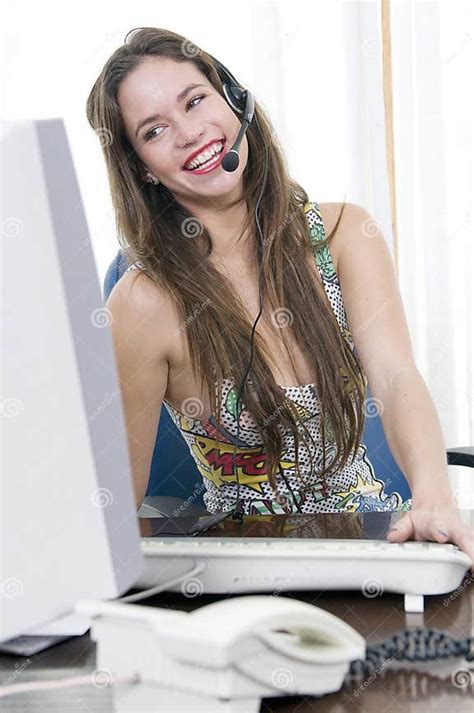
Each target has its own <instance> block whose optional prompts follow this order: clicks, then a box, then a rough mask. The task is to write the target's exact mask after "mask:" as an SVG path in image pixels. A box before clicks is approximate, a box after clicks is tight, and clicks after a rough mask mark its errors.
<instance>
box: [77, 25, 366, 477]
mask: <svg viewBox="0 0 474 713" xmlns="http://www.w3.org/2000/svg"><path fill="white" fill-rule="evenodd" d="M190 46H192V47H193V49H194V51H193V52H192V53H191V52H189V50H188V49H187V48H189V47H190ZM149 55H153V56H159V57H165V58H172V59H173V60H176V61H177V62H193V63H194V64H195V66H196V67H197V68H198V69H199V70H200V71H201V72H202V73H203V74H204V75H205V76H206V78H207V79H208V80H209V82H210V83H211V84H212V85H213V86H214V87H215V89H216V90H217V91H218V92H219V93H220V94H221V95H222V96H223V97H224V98H225V96H224V92H223V89H222V79H221V78H220V75H219V73H218V70H217V68H216V65H215V62H214V61H213V59H212V57H211V56H210V55H208V54H207V53H206V52H205V51H204V50H201V49H199V48H196V46H195V45H192V43H190V42H189V41H188V40H187V39H186V38H185V37H183V36H182V35H179V34H176V33H174V32H171V31H169V30H166V29H161V28H154V27H146V28H137V29H135V30H133V31H131V32H129V33H128V34H127V36H126V38H125V43H124V44H123V45H122V46H121V47H119V48H118V49H117V50H115V52H114V53H113V54H112V55H111V57H110V58H109V59H108V60H107V62H106V64H105V66H104V68H103V69H102V71H101V73H100V75H99V77H98V78H97V80H96V82H95V84H94V86H93V88H92V90H91V92H90V95H89V97H88V100H87V118H88V121H89V123H90V124H91V126H92V128H93V129H94V130H95V131H96V132H97V134H98V135H99V137H100V142H101V145H102V150H103V153H104V158H105V162H106V167H107V172H108V179H109V182H110V188H111V195H112V201H113V206H114V210H115V214H116V224H117V229H118V240H119V243H120V246H121V247H122V249H123V250H124V252H125V253H126V255H127V256H128V258H129V261H130V262H134V261H141V263H142V265H143V269H144V271H145V272H146V274H147V275H148V276H149V277H150V278H151V279H153V280H154V281H155V282H156V283H157V284H159V285H160V286H162V287H164V288H165V289H166V290H167V292H168V293H169V294H170V296H171V297H172V299H173V300H174V302H175V304H176V306H177V308H178V310H179V314H180V316H181V317H182V319H183V322H184V323H185V324H186V325H187V329H186V334H187V340H188V346H189V353H190V356H191V361H192V368H193V372H194V375H195V378H196V380H198V379H199V377H201V385H203V384H204V383H206V387H207V391H208V394H209V402H210V404H211V407H212V414H213V415H214V416H215V414H216V413H217V412H218V416H217V419H218V428H219V431H220V427H221V408H220V406H221V404H220V399H218V398H217V395H216V386H217V388H218V389H220V387H221V385H222V380H223V379H224V378H231V379H232V381H233V384H234V385H235V386H236V387H237V386H239V385H241V383H242V379H243V378H244V374H245V373H246V371H247V366H248V360H249V349H248V345H249V343H250V337H251V332H252V325H251V324H250V321H249V319H248V314H247V313H246V311H245V310H244V308H243V306H242V304H241V302H240V300H239V298H238V296H237V295H236V294H235V290H233V288H232V285H231V283H230V281H228V280H227V279H226V278H225V276H223V275H222V274H221V273H220V272H219V271H218V270H216V269H215V268H214V267H213V265H212V264H211V262H210V261H209V260H208V259H207V258H208V256H209V255H210V254H211V252H212V240H211V236H210V234H209V232H208V231H207V229H206V226H205V225H202V223H200V225H199V228H200V230H199V231H197V232H199V235H198V236H197V237H198V238H199V239H194V240H190V239H189V236H188V235H186V234H185V231H183V225H190V224H192V222H191V223H190V222H189V221H193V220H194V225H197V218H196V216H194V215H193V214H192V213H191V212H190V211H188V210H187V209H185V208H184V207H183V206H182V205H181V204H180V203H179V202H178V201H177V200H176V199H175V197H174V196H173V195H172V194H171V192H170V191H168V189H167V188H166V186H164V185H163V184H160V186H159V187H158V188H157V187H156V186H154V185H153V184H151V183H147V182H145V181H144V180H143V164H142V162H141V160H140V157H139V156H138V155H137V153H136V152H135V150H134V149H133V148H132V146H131V144H130V142H129V141H128V138H127V136H126V132H125V128H124V123H123V120H122V115H121V111H120V106H119V104H118V101H117V93H118V90H119V87H120V84H121V82H122V81H123V80H124V78H125V77H126V76H127V74H128V73H129V72H131V71H132V70H134V69H135V68H136V67H137V66H138V65H139V64H140V63H141V62H142V61H143V60H144V58H146V57H147V56H149ZM247 139H248V145H249V154H248V161H247V165H246V168H245V171H244V173H243V195H244V199H245V202H246V204H247V207H248V218H247V220H246V225H245V226H244V227H243V231H244V230H245V229H246V227H247V226H251V231H252V232H251V234H252V235H254V236H257V235H258V234H257V225H256V221H255V211H256V204H257V200H258V197H259V194H260V193H261V192H262V190H263V193H262V197H261V201H260V204H259V208H258V211H259V213H258V215H259V223H260V226H261V231H262V235H263V238H264V244H263V246H262V245H261V244H260V242H261V241H260V239H258V240H257V249H258V255H259V261H260V265H261V264H262V262H263V278H262V279H263V285H264V294H265V297H266V299H267V300H268V304H269V305H271V307H272V308H273V310H275V312H276V313H277V314H278V313H279V311H280V310H281V311H282V312H283V314H287V315H290V317H291V318H290V320H289V321H290V324H289V325H288V328H289V329H291V330H292V334H293V335H294V338H295V339H296V341H297V343H298V344H299V345H300V348H301V350H302V352H303V353H304V354H305V355H306V357H307V358H309V360H310V363H311V364H313V365H314V368H315V373H316V380H315V385H316V388H317V398H318V399H319V403H320V417H321V429H322V439H323V442H322V448H323V467H322V471H321V472H320V473H319V474H318V475H320V477H321V478H322V479H323V481H325V478H326V476H327V475H328V474H330V473H332V472H336V471H337V470H339V469H342V468H343V467H344V465H345V464H346V463H347V462H348V460H349V458H350V456H351V454H352V455H353V457H352V462H353V460H354V458H355V454H356V451H357V449H358V447H359V444H360V442H361V438H362V432H363V428H364V417H365V414H364V408H363V400H364V397H365V386H366V378H365V375H364V372H363V368H362V366H361V364H360V362H359V359H358V357H357V355H356V354H355V353H354V352H353V350H352V349H351V346H350V345H349V344H348V342H347V341H346V340H345V338H344V337H343V336H342V333H341V330H340V328H339V325H338V323H337V320H336V317H335V315H334V312H333V310H332V308H331V304H330V302H329V300H328V297H327V295H326V293H325V290H324V287H323V286H322V284H320V283H319V282H316V281H315V279H314V275H313V274H312V273H311V270H310V268H309V265H308V263H307V260H308V257H309V255H313V250H314V249H315V247H314V246H312V244H311V241H310V237H309V230H308V222H307V217H306V215H305V212H304V210H303V207H304V206H305V204H307V203H308V202H309V198H308V195H307V193H306V191H305V190H304V189H303V188H302V187H301V186H300V185H299V184H298V183H296V181H294V180H293V179H292V178H291V177H290V176H289V173H288V169H287V166H286V163H285V158H284V156H283V152H282V149H281V148H280V146H279V145H278V141H277V140H276V139H275V132H274V130H273V128H272V126H271V123H270V120H269V119H268V117H267V116H266V113H265V111H264V110H263V109H262V107H261V106H260V105H259V103H258V102H257V101H255V114H254V120H253V121H252V123H251V124H250V127H249V128H248V131H247ZM265 146H266V147H267V177H266V181H264V171H265ZM262 186H264V188H263V189H262ZM345 205H346V203H345V202H344V204H343V207H342V210H341V212H340V214H339V217H338V220H337V223H336V225H335V227H334V230H333V231H332V232H331V234H330V235H329V236H328V237H327V238H326V239H325V240H321V241H320V242H319V243H318V247H317V248H316V249H323V248H324V247H325V246H326V245H328V244H329V241H330V240H331V239H332V237H333V235H334V234H335V232H336V230H337V228H338V225H339V222H340V220H341V217H342V213H343V210H344V206H345ZM243 231H242V232H243ZM177 248H178V249H177ZM183 275H184V276H186V275H188V276H192V280H191V279H183ZM196 306H198V307H200V312H199V318H197V319H196V318H195V316H194V314H195V311H196ZM226 326H228V327H229V328H228V329H226ZM281 332H282V336H283V342H284V344H285V346H286V349H287V351H288V354H289V356H290V360H291V363H292V364H293V367H294V361H293V358H292V355H291V352H290V350H289V348H288V342H287V340H286V337H285V329H282V330H281ZM265 355H267V356H268V351H267V349H266V347H265V344H264V342H263V341H262V340H261V338H260V336H259V334H258V333H257V332H255V337H254V351H253V359H252V368H251V372H250V374H249V376H248V378H247V379H246V382H245V383H244V386H243V391H242V400H243V402H244V404H245V407H246V408H247V409H248V411H249V413H250V414H251V415H252V416H253V418H254V419H255V421H256V423H257V425H258V427H259V429H260V432H261V436H262V440H263V443H264V447H265V450H266V453H267V458H268V461H267V474H268V478H269V481H270V483H271V485H272V486H273V487H274V488H276V481H275V474H276V472H277V469H278V467H279V464H280V459H281V451H282V434H281V431H280V428H281V425H283V426H284V427H287V428H289V429H290V430H291V433H292V435H293V437H294V439H295V453H296V468H297V472H298V476H299V478H300V480H301V481H302V483H303V485H304V482H303V479H302V477H301V472H300V467H299V455H298V450H299V444H300V442H301V436H303V440H304V442H305V445H306V447H307V446H308V442H307V440H306V437H305V436H304V435H303V433H302V432H301V430H300V428H299V425H298V424H300V423H301V419H300V418H299V415H298V412H297V410H296V408H295V405H294V404H293V403H292V402H291V401H289V400H288V399H287V398H286V396H285V394H284V393H283V392H282V390H281V389H280V388H279V386H278V385H277V384H276V382H275V379H274V377H273V374H272V371H271V370H270V368H269V366H268V363H267V360H266V358H265ZM218 393H220V391H219V392H218ZM302 425H303V431H304V432H305V433H307V434H309V431H308V429H307V428H306V426H305V425H304V424H302ZM326 432H328V433H329V436H330V443H331V445H332V446H333V450H334V445H335V446H336V454H335V457H334V458H333V460H332V462H331V463H330V464H327V463H326V442H327V441H326ZM309 435H310V438H311V434H309ZM218 438H219V437H218ZM311 440H312V439H311ZM217 442H218V440H216V445H217ZM313 443H314V441H313ZM308 450H309V453H310V458H311V465H312V466H313V458H312V455H311V449H310V448H309V449H308ZM311 473H313V469H311ZM323 485H325V482H323Z"/></svg>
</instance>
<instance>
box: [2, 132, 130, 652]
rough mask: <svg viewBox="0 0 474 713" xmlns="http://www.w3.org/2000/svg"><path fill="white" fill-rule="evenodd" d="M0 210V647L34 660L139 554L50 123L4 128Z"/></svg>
mask: <svg viewBox="0 0 474 713" xmlns="http://www.w3.org/2000/svg"><path fill="white" fill-rule="evenodd" d="M1 202H2V222H3V235H2V239H1V242H0V245H1V248H0V249H1V253H0V254H1V327H0V329H1V333H0V343H1V356H2V363H1V400H0V402H1V409H2V414H1V416H2V417H1V419H0V421H1V442H2V459H1V462H2V473H1V486H0V487H1V491H0V493H1V495H0V498H1V536H2V541H1V544H0V549H1V560H0V587H1V593H0V647H3V649H1V650H3V651H7V652H11V651H12V647H13V646H14V644H15V643H18V642H19V640H20V639H22V637H29V636H33V635H34V636H37V637H38V639H37V646H36V649H35V648H34V646H33V647H32V646H30V647H29V649H28V650H29V651H30V652H35V651H38V650H41V648H46V647H47V646H48V645H51V643H55V642H57V640H58V639H57V638H55V637H59V636H62V637H63V638H68V637H69V636H72V635H81V634H83V633H85V632H86V631H87V629H88V628H89V620H88V618H85V617H79V616H77V614H76V613H75V612H74V605H75V603H76V602H77V600H79V599H82V598H89V597H97V598H114V597H117V596H120V595H121V594H122V593H123V592H125V591H127V590H128V589H129V588H130V587H131V586H132V585H133V584H134V582H135V581H136V580H137V578H138V576H139V574H140V570H141V566H142V555H141V552H140V532H139V528H138V520H137V513H136V506H135V499H134V494H133V487H132V477H131V466H130V460H129V453H128V443H127V437H126V426H125V420H124V414H123V407H122V400H121V392H120V388H119V382H118V372H117V368H116V362H115V355H114V351H113V339H112V334H111V329H110V318H111V315H110V313H109V311H108V310H107V309H106V308H105V307H104V303H103V299H102V294H101V290H100V285H99V280H98V275H97V270H96V265H95V261H94V257H93V252H92V248H91V242H90V235H89V231H88V228H87V223H86V218H85V214H84V208H83V204H82V200H81V193H80V190H79V185H78V181H77V178H76V174H75V170H74V164H73V161H72V156H71V152H70V149H69V145H68V139H67V136H66V131H65V127H64V123H63V121H62V120H61V119H52V120H42V121H13V122H11V121H10V122H2V125H1ZM48 637H50V638H49V639H48ZM22 640H23V641H24V640H25V638H23V639H22ZM30 644H31V641H30Z"/></svg>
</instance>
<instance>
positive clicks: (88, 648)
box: [0, 515, 474, 713]
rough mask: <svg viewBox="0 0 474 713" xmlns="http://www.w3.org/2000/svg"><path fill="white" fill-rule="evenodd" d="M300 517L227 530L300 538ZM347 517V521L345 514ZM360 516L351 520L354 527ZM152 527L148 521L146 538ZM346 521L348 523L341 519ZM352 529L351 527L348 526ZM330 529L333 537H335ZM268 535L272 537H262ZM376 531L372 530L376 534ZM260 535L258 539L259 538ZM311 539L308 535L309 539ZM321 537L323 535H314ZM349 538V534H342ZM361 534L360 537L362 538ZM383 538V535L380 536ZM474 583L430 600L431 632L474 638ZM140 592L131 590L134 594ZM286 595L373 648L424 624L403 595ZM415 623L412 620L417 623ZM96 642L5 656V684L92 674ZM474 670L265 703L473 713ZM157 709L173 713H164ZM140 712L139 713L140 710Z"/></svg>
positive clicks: (374, 680) (49, 707) (80, 694)
mask: <svg viewBox="0 0 474 713" xmlns="http://www.w3.org/2000/svg"><path fill="white" fill-rule="evenodd" d="M295 517H299V518H302V516H294V515H293V516H291V518H289V516H286V515H278V516H269V517H267V516H255V518H245V520H244V522H243V523H238V522H236V521H233V522H229V521H226V524H225V525H223V527H224V528H225V529H226V531H227V532H228V534H229V532H230V531H231V532H232V534H231V536H232V535H235V536H254V537H255V536H267V535H268V536H272V535H273V536H275V533H276V536H278V537H281V536H285V534H288V532H291V533H293V535H294V534H295V532H297V533H298V536H299V535H300V534H301V532H302V530H301V529H299V528H298V525H297V526H296V529H295ZM338 517H339V518H341V516H340V515H339V516H338ZM358 519H360V518H352V519H351V518H349V519H347V523H349V522H352V525H354V523H356V522H357V520H358ZM364 520H365V523H366V524H367V522H369V521H370V522H371V523H375V521H376V518H369V519H367V518H366V517H365V518H364ZM316 521H317V522H318V525H317V526H316V527H317V528H318V529H319V531H320V532H321V531H322V529H323V530H324V531H325V533H326V536H333V534H334V533H331V529H330V528H331V525H330V523H331V518H327V516H321V515H314V516H304V520H303V519H301V520H300V522H301V525H302V526H303V527H304V528H306V531H308V528H309V529H310V530H311V532H313V533H314V531H315V529H314V528H315V525H314V523H315V522H316ZM151 523H152V521H151V520H145V521H144V522H143V523H141V527H142V532H143V530H145V531H146V530H147V528H148V527H149V526H150V524H151ZM339 523H341V520H339ZM347 523H346V524H347ZM328 528H329V533H328ZM262 532H265V534H264V535H262V534H261V533H262ZM373 532H374V528H373V527H372V533H373ZM257 533H258V534H257ZM217 534H218V531H215V530H214V531H208V532H207V533H206V536H210V537H212V536H216V535H217ZM303 536H304V535H303ZM307 536H310V537H314V536H317V535H314V534H311V535H307ZM338 536H339V537H347V536H350V535H348V531H347V530H346V532H345V533H344V534H341V533H340V534H339V535H338ZM353 536H356V535H355V534H354V535H353ZM373 536H374V537H376V536H377V535H373ZM472 581H473V578H472V577H471V576H470V575H469V574H467V575H466V577H465V579H464V581H463V583H462V584H461V585H460V586H459V587H458V589H457V590H456V591H455V592H451V593H449V594H446V595H437V596H428V597H426V599H425V612H424V615H423V617H424V619H423V624H422V625H423V626H424V627H427V628H437V629H441V630H443V631H445V632H447V633H449V634H451V635H452V636H453V637H455V638H464V637H466V636H469V635H471V636H472V635H473V612H474V587H473V586H472ZM134 591H135V590H133V589H132V590H130V593H132V592H134ZM281 595H282V596H287V597H294V598H296V599H299V600H301V601H306V602H310V603H312V604H314V605H316V606H318V607H321V608H322V609H325V610H326V611H329V612H331V613H332V614H335V615H336V616H338V617H340V618H341V619H343V620H344V621H346V622H347V623H348V624H350V625H351V626H353V627H354V628H355V629H356V630H357V631H358V632H359V633H360V634H361V635H362V636H364V638H365V639H366V641H367V643H368V644H373V643H377V642H379V641H383V640H385V639H387V638H388V637H390V636H391V635H393V634H395V633H397V632H399V631H401V630H403V629H406V628H408V627H409V626H412V625H414V626H418V625H420V624H421V622H420V620H416V619H414V618H413V617H419V616H420V615H406V614H405V612H404V607H403V597H402V596H401V595H395V594H387V593H384V594H382V595H381V596H377V597H372V598H369V597H367V596H364V594H362V592H359V591H354V592H347V591H332V592H328V591H323V592H318V591H312V592H299V591H297V592H291V591H287V590H285V591H284V592H282V593H281ZM220 598H222V597H221V595H209V594H208V595H198V596H194V597H192V596H184V595H183V594H181V593H178V592H176V593H175V592H165V593H162V594H158V595H155V596H154V597H150V598H148V599H146V600H144V601H143V602H137V604H136V606H141V605H143V606H158V607H166V608H174V609H179V610H183V611H190V610H192V609H194V608H196V607H200V606H204V605H206V604H209V603H211V602H214V601H217V600H218V599H220ZM410 617H412V618H411V619H410ZM95 662H96V643H95V642H93V641H91V640H90V634H89V632H88V633H87V634H85V635H84V636H81V637H75V638H71V639H69V640H68V641H65V642H63V643H60V644H58V645H56V646H54V647H52V648H50V649H48V650H47V651H44V652H42V653H39V654H36V655H35V656H32V657H30V658H26V657H16V656H8V655H0V685H8V684H9V683H25V682H27V681H46V680H54V679H58V678H59V679H61V678H64V677H70V676H80V675H87V674H90V673H92V672H93V671H94V670H95V668H96V666H95ZM473 686H474V664H473V662H467V661H464V662H462V663H459V662H458V663H455V664H453V667H452V672H451V673H448V674H447V675H446V674H445V677H444V678H443V677H439V676H437V675H436V672H435V666H434V665H433V666H428V669H427V671H426V672H423V673H422V672H416V671H391V670H389V669H388V668H387V669H386V670H384V671H381V672H380V673H377V674H375V675H372V676H370V677H369V678H367V679H366V680H364V681H362V683H361V682H359V683H358V684H357V685H353V686H347V685H345V686H343V688H342V689H341V690H340V691H338V692H337V693H332V694H329V695H326V696H323V697H320V698H315V697H305V696H291V697H286V698H278V697H275V698H264V699H263V700H262V706H261V711H262V713H263V712H265V713H266V712H267V711H285V712H286V711H288V713H289V712H290V711H291V712H292V713H293V712H295V711H298V713H305V712H306V711H316V710H317V711H318V713H319V712H320V711H321V713H329V712H330V713H345V712H346V711H351V712H354V713H355V712H356V711H357V713H360V712H362V711H363V712H364V713H372V712H376V713H406V712H410V713H411V712H418V711H424V712H426V713H438V712H439V713H441V712H442V713H445V712H446V711H449V712H450V713H461V712H462V713H473V711H474V699H473V696H472V694H473ZM0 709H1V710H2V713H40V712H41V713H73V712H74V713H106V712H107V713H109V712H110V713H112V712H113V711H114V706H113V694H112V691H111V690H110V689H109V688H100V687H98V686H92V685H85V686H73V687H70V688H67V689H60V690H55V691H33V692H29V693H23V694H18V695H14V696H8V697H7V698H5V699H1V700H0ZM156 710H157V711H162V713H168V712H167V711H164V710H163V709H160V707H159V703H157V708H156ZM134 713H138V711H135V712H134Z"/></svg>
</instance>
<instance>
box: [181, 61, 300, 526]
mask: <svg viewBox="0 0 474 713" xmlns="http://www.w3.org/2000/svg"><path fill="white" fill-rule="evenodd" d="M209 57H211V58H212V60H213V61H214V62H215V65H216V69H217V71H218V73H219V74H220V75H221V77H220V78H221V80H222V89H223V91H224V95H225V98H226V100H227V102H228V104H229V105H230V107H231V108H232V109H233V110H234V112H236V114H237V115H238V117H239V118H241V121H242V124H241V127H240V130H239V133H238V135H237V138H236V140H235V142H234V144H233V145H232V148H230V149H229V151H227V152H226V153H225V155H224V157H223V158H222V162H221V166H222V168H223V169H224V171H227V172H228V173H230V172H232V171H235V170H236V169H237V168H238V166H239V162H240V157H239V149H240V144H241V143H242V139H243V137H244V136H245V133H246V131H247V129H248V128H249V126H250V124H251V122H252V119H253V118H254V114H255V100H254V98H253V95H252V93H251V92H250V91H249V90H248V89H244V87H242V86H241V85H240V84H239V82H238V81H237V80H236V78H235V77H234V76H233V74H232V73H231V72H229V70H228V69H227V67H225V66H224V65H223V64H222V62H219V60H218V59H216V58H215V57H213V56H212V55H211V54H209ZM267 171H268V147H267V145H266V143H265V173H264V178H263V182H262V189H261V191H260V195H259V197H258V201H257V205H256V207H255V220H256V223H257V226H258V230H259V233H260V239H261V246H262V251H263V243H264V241H263V235H262V229H261V227H260V222H259V219H258V207H259V205H260V201H261V199H262V194H263V190H264V188H265V184H266V180H267ZM262 268H263V260H262V261H261V263H260V273H259V280H258V285H259V297H260V311H259V313H258V315H257V318H256V319H255V322H254V324H253V327H252V334H251V337H250V359H249V363H248V366H247V369H246V371H245V374H244V376H243V379H242V381H241V384H240V387H239V391H238V395H237V402H236V411H237V439H236V442H235V445H234V453H233V455H232V473H233V475H234V474H235V475H236V477H237V499H236V502H235V504H234V507H233V508H232V509H231V510H227V511H225V512H220V513H216V514H215V515H211V516H210V517H208V518H204V520H203V521H202V522H201V523H198V524H196V525H194V526H193V527H192V528H191V529H190V530H189V531H188V533H187V534H189V535H197V534H199V533H200V532H203V531H205V530H207V529H208V528H209V527H212V525H216V524H218V523H219V522H222V520H225V519H226V518H228V517H229V516H230V515H232V519H233V520H239V521H240V522H242V520H243V505H242V501H241V500H240V481H239V472H238V469H236V468H235V451H236V448H237V444H238V443H239V433H240V409H239V404H240V400H241V395H242V391H243V388H244V383H245V379H246V378H247V375H248V373H249V371H250V368H251V366H252V359H253V341H254V336H255V328H256V326H257V322H258V320H259V319H260V317H261V315H262V311H263V292H264V289H263V283H262V277H263V269H262ZM279 470H280V474H281V476H282V477H283V479H284V481H285V483H286V485H287V487H288V489H289V491H290V492H291V495H292V497H293V501H294V503H295V506H296V509H297V510H298V511H299V512H301V508H300V506H299V504H298V503H297V501H296V498H295V495H294V493H293V490H292V489H291V488H290V487H289V485H288V482H287V480H286V478H285V476H284V474H283V471H282V469H281V466H280V464H279Z"/></svg>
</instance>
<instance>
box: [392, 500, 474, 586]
mask: <svg viewBox="0 0 474 713" xmlns="http://www.w3.org/2000/svg"><path fill="white" fill-rule="evenodd" d="M387 539H388V540H389V542H403V541H404V540H417V541H426V540H434V541H435V542H441V543H443V544H444V543H446V542H451V543H453V544H454V545H457V546H458V547H459V548H460V549H461V550H462V551H463V552H465V553H466V554H467V555H468V556H469V557H470V558H471V572H472V573H473V574H474V529H473V528H472V527H470V526H469V525H467V524H466V523H465V522H463V521H462V520H461V517H460V515H459V510H458V508H457V507H456V505H454V504H453V503H452V502H449V501H448V502H443V503H441V502H439V501H434V502H432V503H419V504H417V503H416V501H415V500H413V503H412V509H411V510H409V511H408V512H406V513H405V514H404V516H403V517H401V518H400V520H397V522H396V523H395V525H394V527H393V528H390V530H389V532H388V535H387Z"/></svg>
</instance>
